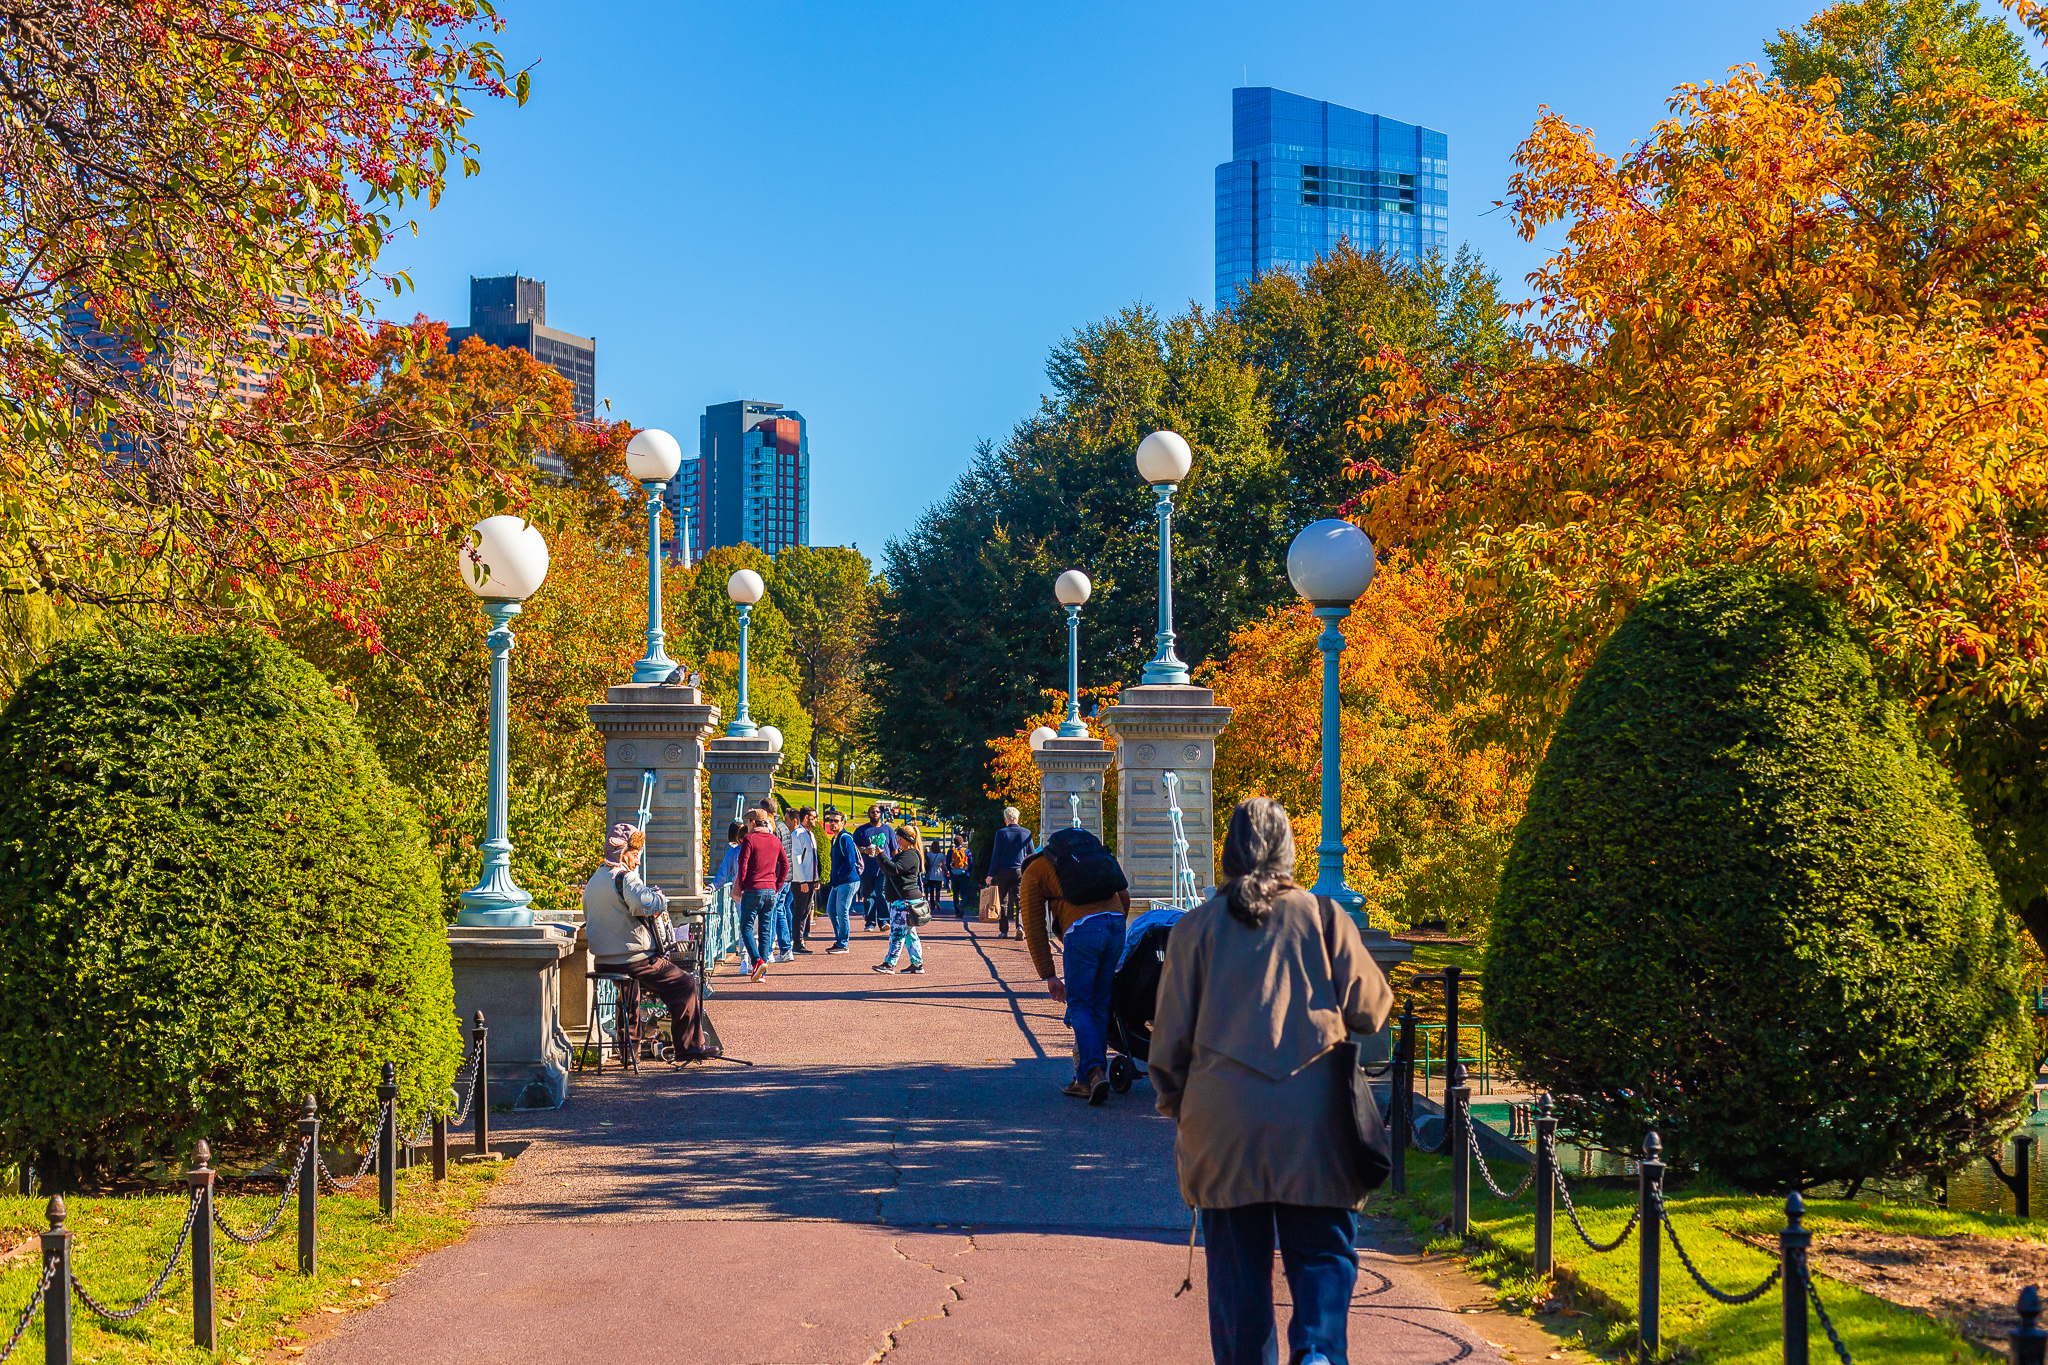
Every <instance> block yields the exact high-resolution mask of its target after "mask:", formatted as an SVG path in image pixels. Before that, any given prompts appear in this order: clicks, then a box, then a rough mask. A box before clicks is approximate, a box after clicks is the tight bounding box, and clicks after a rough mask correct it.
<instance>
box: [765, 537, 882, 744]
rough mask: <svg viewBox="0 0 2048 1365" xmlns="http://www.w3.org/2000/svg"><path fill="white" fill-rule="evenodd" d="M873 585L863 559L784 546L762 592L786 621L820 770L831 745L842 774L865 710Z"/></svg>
mask: <svg viewBox="0 0 2048 1365" xmlns="http://www.w3.org/2000/svg"><path fill="white" fill-rule="evenodd" d="M876 591H877V586H876V584H875V582H874V573H873V570H872V568H871V566H870V565H869V564H868V560H867V556H866V555H863V554H862V553H861V552H860V551H859V550H855V549H850V548H845V547H839V546H828V547H825V548H822V549H812V548H811V547H810V546H808V545H788V546H784V547H783V549H782V550H780V551H779V552H778V553H777V554H776V556H775V567H774V572H773V573H772V574H771V575H770V576H769V578H768V593H769V596H770V597H771V598H773V599H774V602H775V606H776V608H777V610H779V611H780V612H781V613H782V619H783V620H784V621H786V622H787V623H788V624H789V652H790V657H791V659H792V660H793V661H794V662H795V664H796V667H797V683H798V695H799V697H800V698H801V699H802V701H803V705H804V710H805V711H806V712H808V713H809V714H810V718H811V742H810V747H809V753H810V755H811V757H812V758H814V759H816V760H817V761H818V763H819V765H820V767H821V768H822V767H823V765H824V763H825V758H824V756H823V746H825V745H827V744H829V745H831V746H832V750H833V753H834V755H835V756H836V757H837V758H838V759H839V767H840V769H841V773H840V775H841V776H843V770H844V766H845V757H846V753H847V749H848V747H849V746H850V745H853V744H856V743H857V742H858V736H859V734H860V730H861V722H862V720H863V719H864V718H865V716H866V712H867V700H868V698H867V648H868V637H869V631H870V629H871V625H872V622H873V619H874V609H875V595H876Z"/></svg>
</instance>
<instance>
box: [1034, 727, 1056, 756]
mask: <svg viewBox="0 0 2048 1365" xmlns="http://www.w3.org/2000/svg"><path fill="white" fill-rule="evenodd" d="M1029 738H1030V742H1031V748H1032V751H1033V752H1034V753H1035V752H1037V751H1038V750H1040V749H1043V748H1044V747H1045V742H1046V741H1047V740H1049V739H1053V738H1055V736H1054V734H1053V732H1052V727H1051V726H1049V725H1041V726H1039V727H1038V728H1037V729H1036V730H1033V731H1032V732H1031V734H1030V736H1029Z"/></svg>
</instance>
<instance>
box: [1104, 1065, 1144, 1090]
mask: <svg viewBox="0 0 2048 1365" xmlns="http://www.w3.org/2000/svg"><path fill="white" fill-rule="evenodd" d="M1136 1079H1138V1068H1136V1067H1134V1066H1132V1065H1131V1059H1130V1058H1128V1057H1112V1058H1110V1060H1109V1088H1110V1089H1111V1090H1114V1091H1116V1093H1117V1094H1119V1095H1127V1094H1129V1093H1130V1090H1131V1082H1132V1081H1135V1080H1136Z"/></svg>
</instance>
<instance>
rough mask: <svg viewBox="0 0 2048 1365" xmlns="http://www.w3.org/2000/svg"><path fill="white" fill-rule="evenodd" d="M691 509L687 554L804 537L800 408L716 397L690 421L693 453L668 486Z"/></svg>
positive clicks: (804, 440) (771, 547)
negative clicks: (694, 421) (694, 442)
mask: <svg viewBox="0 0 2048 1365" xmlns="http://www.w3.org/2000/svg"><path fill="white" fill-rule="evenodd" d="M666 496H667V499H668V506H669V511H670V512H671V513H672V514H673V515H674V516H675V518H676V525H677V526H679V527H680V526H681V525H682V523H683V511H684V508H685V507H687V508H688V509H689V513H690V518H689V520H690V558H691V559H692V560H693V561H694V560H695V559H696V558H697V557H698V556H699V555H701V554H703V553H704V551H705V550H707V549H709V548H711V547H713V546H717V545H740V544H746V545H752V546H754V547H755V548H756V549H759V550H765V551H767V552H768V553H769V554H771V555H772V554H774V553H776V552H777V551H778V550H780V549H782V548H783V547H784V546H786V545H809V544H810V543H811V445H810V436H809V433H808V430H807V427H806V424H805V422H804V415H803V414H802V413H800V412H797V411H794V410H793V409H790V408H785V407H783V406H782V404H780V403H768V402H763V401H762V400H761V399H758V398H743V399H737V400H735V401H733V402H730V403H715V404H713V405H712V406H710V407H708V408H706V409H704V415H703V416H702V417H701V418H699V419H698V421H697V458H696V459H694V460H685V461H683V467H682V470H681V471H680V472H679V473H678V474H677V475H676V481H675V482H674V483H673V484H671V485H670V486H669V490H668V493H667V495H666Z"/></svg>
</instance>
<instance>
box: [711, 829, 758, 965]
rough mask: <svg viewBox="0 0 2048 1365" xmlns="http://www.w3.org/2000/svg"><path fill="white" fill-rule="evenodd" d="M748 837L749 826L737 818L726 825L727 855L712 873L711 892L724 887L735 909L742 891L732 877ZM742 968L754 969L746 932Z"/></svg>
mask: <svg viewBox="0 0 2048 1365" xmlns="http://www.w3.org/2000/svg"><path fill="white" fill-rule="evenodd" d="M746 837H747V827H746V825H745V824H743V823H742V822H740V821H738V820H735V821H733V822H732V823H731V824H730V825H728V826H726V830H725V856H724V857H723V858H721V859H719V862H718V871H716V872H714V873H712V874H711V894H712V895H713V896H716V895H717V894H718V893H719V891H720V890H721V889H722V890H723V891H724V892H725V897H726V900H727V901H728V902H729V903H730V904H732V906H733V907H734V908H735V909H737V908H738V906H739V899H740V893H739V890H738V888H736V887H734V886H733V883H732V878H733V873H735V872H737V871H738V870H739V865H740V843H741V841H742V840H744V839H745V838H746ZM740 969H741V970H742V971H749V972H751V971H752V970H754V950H753V947H752V946H751V945H750V944H748V942H747V936H746V935H745V934H741V935H740Z"/></svg>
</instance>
